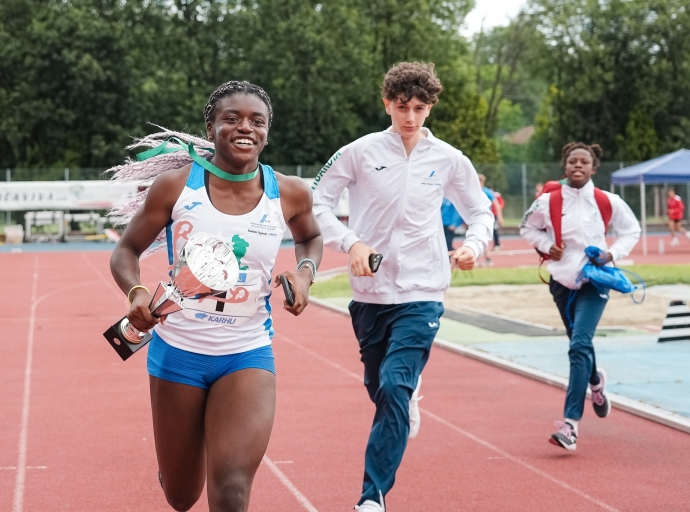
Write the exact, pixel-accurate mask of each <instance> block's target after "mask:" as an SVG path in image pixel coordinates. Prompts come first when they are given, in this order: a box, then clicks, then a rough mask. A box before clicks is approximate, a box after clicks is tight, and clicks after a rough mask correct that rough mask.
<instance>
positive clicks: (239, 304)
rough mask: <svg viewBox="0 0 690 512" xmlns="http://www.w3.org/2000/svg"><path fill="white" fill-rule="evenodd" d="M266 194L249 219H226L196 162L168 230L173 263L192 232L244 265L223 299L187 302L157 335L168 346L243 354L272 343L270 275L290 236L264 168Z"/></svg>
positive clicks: (271, 175) (268, 172)
mask: <svg viewBox="0 0 690 512" xmlns="http://www.w3.org/2000/svg"><path fill="white" fill-rule="evenodd" d="M259 167H260V171H259V172H260V173H261V176H262V177H263V186H264V193H263V195H262V196H261V200H260V201H259V204H258V205H256V208H254V209H253V210H252V211H251V212H249V213H246V214H244V215H226V214H224V213H221V212H219V211H218V210H216V209H215V208H214V206H213V205H212V204H211V200H210V198H209V196H208V193H207V191H206V186H205V184H204V179H205V172H206V171H205V170H204V168H203V167H201V166H200V165H198V164H197V163H194V164H193V165H192V168H191V169H190V171H189V177H188V178H187V183H186V184H185V187H184V190H183V191H182V193H181V194H180V197H179V198H178V199H177V202H176V203H175V206H174V207H173V211H172V219H171V221H170V223H169V224H168V226H167V228H166V232H167V241H168V260H169V262H170V264H172V262H173V255H176V254H178V253H179V250H180V249H181V248H182V246H183V245H184V241H185V240H187V239H188V237H189V236H190V235H191V234H193V233H210V234H212V235H215V236H217V237H219V238H220V239H221V240H223V241H225V243H227V244H228V245H229V246H230V247H232V249H233V252H234V253H235V256H236V257H237V261H238V263H239V266H240V276H239V279H238V281H237V286H235V287H234V288H233V289H231V290H229V291H228V292H226V293H225V294H223V295H220V296H218V297H209V298H205V299H199V300H197V299H184V302H183V306H184V309H183V310H182V311H179V312H177V313H173V314H171V315H169V316H168V317H167V319H166V321H165V324H164V325H160V324H159V325H157V326H156V327H155V331H156V332H157V333H158V335H159V336H160V337H161V338H163V339H164V340H165V341H166V342H167V343H168V344H170V345H172V346H173V347H177V348H180V349H183V350H187V351H189V352H195V353H197V354H207V355H224V354H238V353H241V352H247V351H248V350H253V349H255V348H259V347H263V346H266V345H270V344H271V340H272V339H273V327H272V325H273V320H272V318H271V305H270V303H269V297H270V296H271V287H270V285H271V272H272V270H273V265H274V263H275V259H276V255H277V254H278V249H279V248H280V243H281V241H282V239H283V233H284V232H285V219H283V211H282V209H281V206H280V189H279V187H278V180H277V179H276V176H275V173H274V171H273V169H271V168H270V167H268V166H266V165H262V164H259Z"/></svg>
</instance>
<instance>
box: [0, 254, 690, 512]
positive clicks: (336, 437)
mask: <svg viewBox="0 0 690 512" xmlns="http://www.w3.org/2000/svg"><path fill="white" fill-rule="evenodd" d="M329 254H331V253H329ZM108 257H109V254H108V253H100V252H92V253H36V254H2V255H0V268H2V269H3V271H2V283H3V286H2V293H1V294H0V316H1V317H2V320H3V327H4V328H3V331H2V332H3V335H2V343H0V385H1V386H2V395H0V396H1V397H2V398H1V399H0V400H1V401H0V510H2V511H5V510H8V511H15V512H19V511H20V510H23V511H62V510H65V511H145V512H148V511H164V510H169V508H168V507H167V506H166V504H165V500H164V498H163V494H162V491H161V489H160V487H159V485H158V482H157V477H156V472H157V466H156V458H155V451H154V448H153V442H152V432H151V419H150V409H149V399H148V379H147V375H146V369H145V355H144V354H137V355H135V356H134V357H133V358H132V359H130V360H129V361H127V362H126V363H123V362H122V361H120V360H119V358H118V357H117V356H116V354H115V353H114V351H112V349H111V348H110V346H109V345H108V344H107V343H106V342H105V340H104V339H103V338H102V337H101V332H102V331H103V330H105V328H106V327H107V326H108V325H109V324H110V323H112V322H113V321H114V320H116V319H117V318H119V316H121V315H122V314H123V313H124V311H125V309H126V308H125V300H124V298H123V296H122V294H121V293H119V292H117V291H116V290H115V287H114V284H113V283H112V280H111V278H110V275H109V272H108V265H107V261H108ZM339 258H340V257H336V256H331V255H329V256H328V261H327V262H326V266H340V265H342V264H343V261H341V260H342V258H340V259H339ZM292 260H293V258H292V256H291V255H289V254H287V251H285V252H283V253H282V254H281V256H280V258H279V261H278V264H277V266H276V271H277V272H279V271H281V270H282V269H284V268H290V267H292V266H293V263H292ZM164 267H165V265H164V263H163V261H162V257H160V256H156V257H153V258H151V259H150V260H146V261H145V262H144V264H143V275H144V282H145V284H150V285H152V284H154V282H155V281H156V279H157V278H160V277H161V276H162V275H164V273H165V272H164ZM279 295H281V294H280V292H278V293H276V296H275V297H274V301H273V304H274V311H275V327H276V331H277V335H276V338H275V352H276V360H277V368H278V408H277V413H276V422H275V427H274V431H273V436H272V438H271V443H270V445H269V448H268V452H267V457H268V459H267V461H266V463H265V464H262V465H261V467H260V468H259V471H258V473H257V477H256V481H255V484H254V490H253V495H252V503H251V506H250V510H252V511H266V512H274V511H275V512H278V511H280V512H292V511H295V512H298V511H305V510H306V511H312V512H313V511H315V510H317V511H319V512H333V511H341V510H342V511H347V510H351V509H352V506H353V504H354V503H355V501H356V500H357V498H358V496H359V490H360V486H361V474H362V459H363V452H364V446H365V442H366V439H367V435H368V429H369V426H370V424H371V419H372V416H373V405H372V404H371V403H370V402H369V400H368V397H367V394H366V392H365V390H364V387H363V385H362V383H361V373H362V369H361V363H360V362H359V357H358V353H357V343H356V340H355V339H354V336H353V335H352V332H351V327H350V324H349V319H348V318H347V317H345V316H343V315H340V314H337V313H333V312H331V311H329V310H326V309H322V308H319V307H316V306H311V307H309V308H308V309H307V310H306V311H305V313H304V315H303V316H302V317H300V318H293V317H291V316H290V315H288V314H286V313H284V312H283V311H282V310H281V309H280V307H279V303H280V302H282V296H279ZM27 356H30V357H27ZM564 357H565V354H564ZM27 363H28V364H27ZM27 370H28V371H27ZM423 395H424V400H423V401H422V402H421V404H422V405H423V408H422V410H423V416H422V429H421V431H420V434H419V436H418V438H417V439H415V440H413V441H411V442H410V445H409V447H408V450H407V453H406V455H405V459H404V461H403V465H402V467H401V469H400V471H399V472H398V480H397V483H396V486H395V487H394V489H393V491H392V492H391V493H390V495H389V497H388V507H389V510H391V511H392V512H402V511H460V510H481V511H484V510H489V511H490V510H501V511H505V510H516V511H519V510H530V511H532V510H556V509H557V510H563V511H567V510H572V511H582V510H639V511H646V510H687V509H688V498H689V493H688V491H687V482H688V480H689V479H690V464H688V456H689V454H690V436H688V435H687V434H684V433H682V432H678V431H675V430H672V429H669V428H666V427H663V426H661V425H658V424H655V423H652V422H648V421H646V420H643V419H641V418H637V417H634V416H630V415H627V414H625V413H621V412H619V411H615V410H614V411H613V412H612V415H611V417H609V418H607V419H606V420H600V419H598V418H595V417H594V414H593V413H592V412H591V411H590V410H589V409H587V411H586V413H585V421H584V423H583V424H582V426H581V437H580V447H579V448H578V451H577V452H576V453H575V454H570V453H567V452H565V450H561V449H558V448H556V447H554V446H552V445H550V444H548V443H547V438H548V436H549V434H550V433H551V432H552V426H551V424H552V421H553V420H555V419H558V416H559V412H560V409H561V407H562V400H563V392H562V391H559V390H557V389H554V388H551V387H548V386H546V385H544V384H540V383H537V382H534V381H531V380H528V379H525V378H522V377H519V376H516V375H513V374H511V373H507V372H504V371H502V370H499V369H496V368H494V367H491V366H486V365H483V364H481V363H479V362H476V361H473V360H470V359H466V358H464V357H461V356H459V355H456V354H452V353H449V352H445V351H443V350H439V349H434V351H433V353H432V357H431V360H430V362H429V364H428V366H427V368H426V370H425V373H424V387H423ZM205 509H206V502H205V498H202V500H201V501H200V503H199V504H198V505H197V506H196V507H195V508H194V509H193V510H205Z"/></svg>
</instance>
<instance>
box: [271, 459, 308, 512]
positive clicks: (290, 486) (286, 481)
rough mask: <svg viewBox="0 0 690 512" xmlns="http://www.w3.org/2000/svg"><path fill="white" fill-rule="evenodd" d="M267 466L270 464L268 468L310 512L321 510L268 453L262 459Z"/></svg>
mask: <svg viewBox="0 0 690 512" xmlns="http://www.w3.org/2000/svg"><path fill="white" fill-rule="evenodd" d="M261 462H263V463H264V464H266V466H268V469H270V470H271V472H272V473H273V474H274V475H275V476H276V477H278V480H280V481H281V482H282V483H283V485H284V486H285V487H287V489H288V491H290V494H292V495H293V496H294V497H295V499H296V500H297V501H298V502H299V503H300V505H302V506H303V507H304V508H305V509H306V510H308V511H309V512H319V511H318V510H317V509H316V508H315V507H314V505H312V504H311V503H310V502H309V500H308V499H307V498H306V496H305V495H304V494H302V493H301V492H300V491H299V489H298V488H297V487H295V484H293V483H292V482H291V481H290V479H289V478H288V477H287V476H285V473H283V472H282V471H281V470H280V469H278V466H276V464H275V462H273V461H272V460H271V459H270V458H269V457H268V455H264V458H263V459H262V460H261Z"/></svg>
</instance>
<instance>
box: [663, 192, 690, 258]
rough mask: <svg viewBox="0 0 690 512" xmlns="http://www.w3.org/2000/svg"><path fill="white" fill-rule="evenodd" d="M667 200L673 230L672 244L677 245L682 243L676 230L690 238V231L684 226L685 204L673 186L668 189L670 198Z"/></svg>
mask: <svg viewBox="0 0 690 512" xmlns="http://www.w3.org/2000/svg"><path fill="white" fill-rule="evenodd" d="M666 201H667V202H666V204H667V206H668V208H667V209H668V229H670V230H671V237H672V238H671V246H676V245H678V244H679V243H680V242H678V237H677V236H676V231H678V232H679V233H683V234H684V235H685V236H687V237H688V238H690V233H688V231H687V230H686V229H685V228H684V227H683V226H682V222H683V211H684V210H685V205H683V200H682V199H681V198H680V196H679V195H676V191H675V190H673V189H672V188H670V189H668V199H667V200H666Z"/></svg>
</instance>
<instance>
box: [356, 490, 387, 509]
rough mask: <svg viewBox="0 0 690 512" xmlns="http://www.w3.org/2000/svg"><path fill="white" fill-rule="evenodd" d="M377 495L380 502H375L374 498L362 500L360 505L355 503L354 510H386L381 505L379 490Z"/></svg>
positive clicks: (381, 496)
mask: <svg viewBox="0 0 690 512" xmlns="http://www.w3.org/2000/svg"><path fill="white" fill-rule="evenodd" d="M379 496H380V499H381V503H376V502H375V501H374V500H364V503H362V504H361V505H355V510H359V511H360V512H386V507H385V506H384V505H382V503H383V495H382V494H381V491H379Z"/></svg>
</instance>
